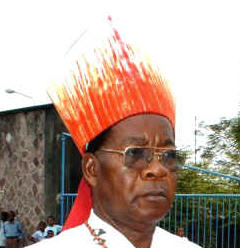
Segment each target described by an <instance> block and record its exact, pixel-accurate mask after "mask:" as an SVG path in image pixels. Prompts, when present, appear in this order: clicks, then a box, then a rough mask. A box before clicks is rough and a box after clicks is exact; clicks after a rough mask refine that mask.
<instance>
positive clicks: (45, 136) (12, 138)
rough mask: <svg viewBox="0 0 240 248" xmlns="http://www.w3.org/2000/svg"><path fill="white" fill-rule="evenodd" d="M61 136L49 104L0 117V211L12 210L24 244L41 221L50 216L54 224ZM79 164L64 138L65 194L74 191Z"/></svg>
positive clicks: (60, 126)
mask: <svg viewBox="0 0 240 248" xmlns="http://www.w3.org/2000/svg"><path fill="white" fill-rule="evenodd" d="M62 132H67V130H66V128H65V126H64V124H63V123H62V121H61V119H60V118H59V116H58V114H57V112H56V111H55V109H54V108H53V105H43V106H36V107H33V108H25V109H18V110H13V111H6V112H1V113H0V210H6V211H10V210H14V211H16V212H17V219H18V220H20V222H21V223H22V225H23V228H24V231H25V237H26V243H27V237H28V236H29V235H31V234H32V233H33V232H34V231H35V229H36V226H37V224H38V222H39V221H40V220H46V219H47V216H49V215H53V216H55V217H56V220H57V222H58V221H59V217H60V209H59V193H60V183H61V181H60V178H61V134H62ZM80 163H81V157H80V154H79V152H78V150H77V148H76V146H75V145H74V143H73V142H72V140H71V138H69V139H68V140H67V145H66V169H65V172H66V174H65V189H66V191H65V192H71V193H75V192H76V191H77V186H78V184H79V180H80V177H81V169H80ZM1 190H3V191H4V194H3V196H2V194H1ZM2 197H3V198H2ZM1 198H2V199H1Z"/></svg>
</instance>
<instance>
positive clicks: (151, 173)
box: [141, 156, 168, 180]
mask: <svg viewBox="0 0 240 248" xmlns="http://www.w3.org/2000/svg"><path fill="white" fill-rule="evenodd" d="M167 175H168V169H167V168H166V167H164V166H163V164H162V163H160V162H159V160H158V159H157V157H156V156H154V158H153V159H152V161H151V162H150V163H149V164H148V166H147V168H145V169H143V170H142V171H141V177H142V179H143V180H159V179H162V178H164V177H166V176H167Z"/></svg>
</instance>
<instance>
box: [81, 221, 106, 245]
mask: <svg viewBox="0 0 240 248" xmlns="http://www.w3.org/2000/svg"><path fill="white" fill-rule="evenodd" d="M84 224H85V226H86V227H87V229H88V230H89V232H90V233H91V235H92V236H93V237H94V239H96V240H97V242H98V244H99V245H101V246H102V247H103V248H108V247H107V246H106V245H105V240H103V239H101V238H100V237H99V236H98V235H97V234H96V232H95V230H94V229H92V227H91V226H90V225H89V224H88V223H87V222H85V223H84Z"/></svg>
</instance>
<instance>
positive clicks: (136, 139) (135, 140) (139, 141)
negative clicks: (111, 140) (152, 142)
mask: <svg viewBox="0 0 240 248" xmlns="http://www.w3.org/2000/svg"><path fill="white" fill-rule="evenodd" d="M147 142H148V139H147V138H146V137H144V136H130V137H127V138H126V139H124V140H123V142H122V144H136V145H145V144H147Z"/></svg>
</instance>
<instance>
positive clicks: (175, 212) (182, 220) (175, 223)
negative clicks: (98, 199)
mask: <svg viewBox="0 0 240 248" xmlns="http://www.w3.org/2000/svg"><path fill="white" fill-rule="evenodd" d="M75 197H76V194H63V195H62V197H61V203H62V212H61V213H62V214H63V216H62V218H61V220H63V221H64V219H65V217H66V216H67V215H68V213H69V211H70V208H71V206H72V204H73V201H74V199H75ZM158 225H159V226H160V227H162V228H163V229H166V230H168V231H169V232H171V233H177V229H178V228H179V227H182V228H184V230H185V236H186V237H188V239H189V240H191V241H193V242H194V243H197V244H199V245H200V246H202V247H207V248H213V247H215V248H237V247H240V237H239V233H240V194H237V195H236V194H234V195H232V194H176V195H175V201H174V204H173V207H172V209H171V211H169V213H168V214H167V215H166V216H165V218H164V219H162V220H161V221H160V222H159V223H158Z"/></svg>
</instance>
